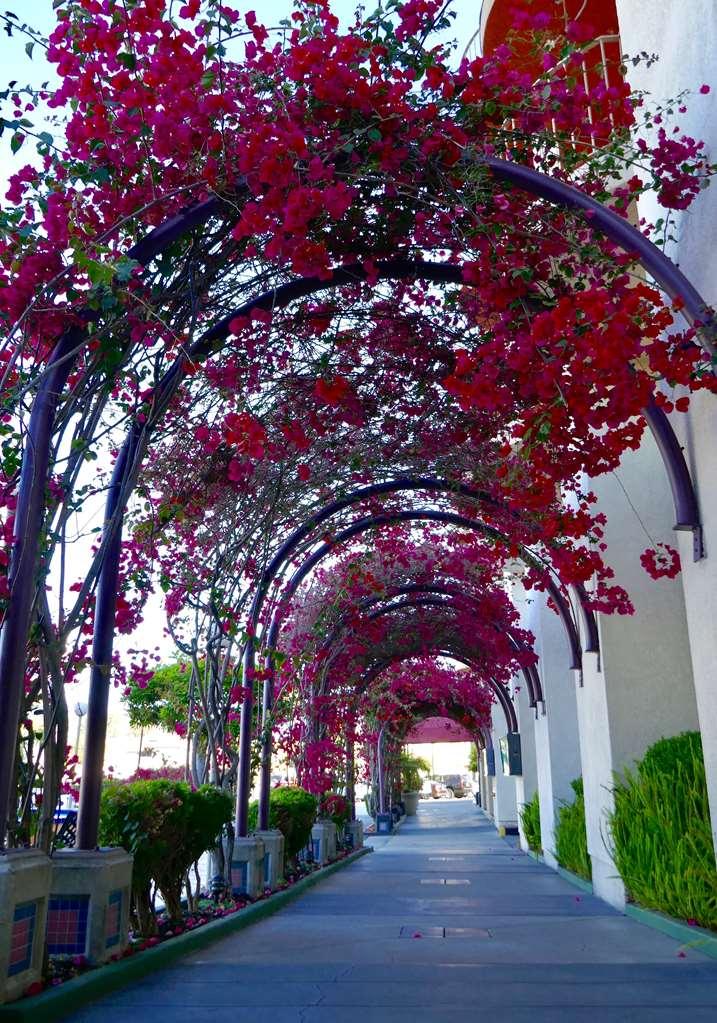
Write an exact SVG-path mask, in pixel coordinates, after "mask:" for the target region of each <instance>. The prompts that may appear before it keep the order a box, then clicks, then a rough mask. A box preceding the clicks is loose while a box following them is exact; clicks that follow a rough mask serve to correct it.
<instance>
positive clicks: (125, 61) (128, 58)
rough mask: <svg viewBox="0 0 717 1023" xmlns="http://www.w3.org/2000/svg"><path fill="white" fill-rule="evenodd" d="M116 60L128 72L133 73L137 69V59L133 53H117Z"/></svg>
mask: <svg viewBox="0 0 717 1023" xmlns="http://www.w3.org/2000/svg"><path fill="white" fill-rule="evenodd" d="M117 60H118V61H119V62H120V64H121V65H122V66H123V67H126V68H127V69H128V71H134V69H135V68H136V67H137V58H136V57H135V55H134V54H133V53H118V54H117Z"/></svg>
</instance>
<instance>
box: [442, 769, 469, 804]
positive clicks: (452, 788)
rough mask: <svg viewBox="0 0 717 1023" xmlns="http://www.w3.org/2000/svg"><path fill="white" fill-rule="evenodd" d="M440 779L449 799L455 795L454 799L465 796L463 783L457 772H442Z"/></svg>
mask: <svg viewBox="0 0 717 1023" xmlns="http://www.w3.org/2000/svg"><path fill="white" fill-rule="evenodd" d="M441 781H442V782H443V785H444V786H445V788H446V789H447V794H448V798H449V799H452V798H453V796H455V797H456V799H462V798H463V796H465V794H466V787H465V783H464V781H463V779H462V778H461V776H460V775H459V774H444V775H442V777H441Z"/></svg>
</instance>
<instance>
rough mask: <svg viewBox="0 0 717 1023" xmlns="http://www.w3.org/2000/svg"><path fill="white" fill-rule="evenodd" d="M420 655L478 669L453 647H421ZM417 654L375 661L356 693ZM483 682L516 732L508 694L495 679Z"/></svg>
mask: <svg viewBox="0 0 717 1023" xmlns="http://www.w3.org/2000/svg"><path fill="white" fill-rule="evenodd" d="M444 642H445V641H444ZM420 653H422V654H426V655H427V656H440V657H449V658H451V659H452V660H454V661H458V663H459V664H462V665H464V667H466V668H475V669H478V668H479V667H480V666H479V664H478V663H477V662H476V661H475V660H474V659H473V658H472V657H471V656H470V653H468V652H467V651H465V650H464V649H462V648H458V647H455V648H454V647H453V646H447V645H440V644H439V645H437V646H436V647H421V648H420ZM418 654H419V650H418V649H417V650H414V651H410V652H405V651H401V653H400V654H398V655H387V656H386V657H384V658H382V659H380V660H377V662H376V663H375V664H374V665H372V666H371V667H370V668H368V669H367V671H366V672H365V673H364V674H363V675H362V676H361V679H360V680H358V681H357V683H356V686H355V689H356V691H357V692H358V693H362V692H364V691H365V690H366V689H367V688H368V686H370V685H371V683H372V682H373V681H374V680H375V679H376V678H378V676H379V675H381V674H382V673H383V672H384V671H385V670H386V669H387V668H389V667H390V666H391V665H392V664H396V663H400V662H401V661H408V660H411V658H412V657H417V656H418ZM485 681H486V685H488V686H489V688H490V689H491V690H492V691H493V693H494V695H495V696H496V698H497V701H498V703H499V704H500V706H501V708H502V710H503V714H504V716H505V722H506V725H507V726H508V731H509V732H517V731H518V717H517V714H516V713H515V707H514V705H513V701H512V699H511V697H510V694H509V693H508V692H507V691H506V690H505V688H504V687H503V686H502V685H501V684H500V683H499V682H496V681H495V679H492V678H490V677H486V680H485Z"/></svg>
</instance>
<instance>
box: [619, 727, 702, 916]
mask: <svg viewBox="0 0 717 1023" xmlns="http://www.w3.org/2000/svg"><path fill="white" fill-rule="evenodd" d="M623 775H624V776H623V778H619V779H617V781H616V784H615V790H614V795H615V812H614V813H613V815H612V818H611V820H610V831H611V838H612V846H613V848H612V854H613V857H614V859H615V864H616V866H617V869H618V870H619V871H620V876H621V877H622V879H623V881H624V883H625V887H626V888H627V891H628V894H629V896H630V898H631V899H633V900H634V901H635V902H638V903H640V905H642V906H645V907H646V908H647V909H656V910H658V911H660V912H662V913H667V914H668V915H669V916H673V917H677V918H678V919H686V920H690V921H694V922H695V923H698V924H700V925H701V926H703V927H710V928H712V929H713V930H717V867H716V866H715V855H714V846H713V844H712V832H711V826H710V812H709V804H708V800H707V783H706V779H705V769H704V760H703V756H702V743H701V740H700V735H699V732H684V733H683V734H682V735H676V736H674V737H673V738H671V739H661V740H660V741H659V742H656V743H655V745H654V746H652V747H651V748H650V749H649V750H648V751H647V753H646V754H645V756H644V757H643V759H642V760H641V761H640V762H639V763H638V765H637V769H636V771H627V770H626V771H624V772H623Z"/></svg>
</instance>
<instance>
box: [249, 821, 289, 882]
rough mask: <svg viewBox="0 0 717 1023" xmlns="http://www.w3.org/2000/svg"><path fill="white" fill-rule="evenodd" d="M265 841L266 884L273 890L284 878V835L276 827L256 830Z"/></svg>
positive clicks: (258, 836)
mask: <svg viewBox="0 0 717 1023" xmlns="http://www.w3.org/2000/svg"><path fill="white" fill-rule="evenodd" d="M254 837H255V838H260V839H261V841H262V842H263V843H264V885H265V887H266V888H271V890H272V891H274V889H276V888H278V887H279V885H280V884H281V882H282V881H283V880H284V836H283V835H282V833H281V832H280V831H279V830H278V829H276V828H272V829H271V830H270V831H255V832H254Z"/></svg>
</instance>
